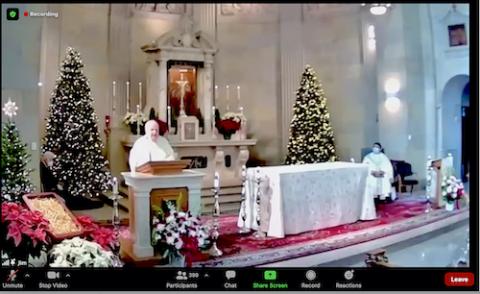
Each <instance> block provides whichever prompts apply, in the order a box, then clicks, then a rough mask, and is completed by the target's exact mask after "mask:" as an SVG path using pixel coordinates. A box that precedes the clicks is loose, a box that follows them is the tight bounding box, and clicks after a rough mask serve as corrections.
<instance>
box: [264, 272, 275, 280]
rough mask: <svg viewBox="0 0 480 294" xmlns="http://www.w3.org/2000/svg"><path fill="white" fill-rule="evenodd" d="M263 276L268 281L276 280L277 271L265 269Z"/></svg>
mask: <svg viewBox="0 0 480 294" xmlns="http://www.w3.org/2000/svg"><path fill="white" fill-rule="evenodd" d="M263 278H264V279H265V280H267V281H274V280H276V279H277V271H265V272H264V273H263Z"/></svg>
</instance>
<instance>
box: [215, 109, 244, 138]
mask: <svg viewBox="0 0 480 294" xmlns="http://www.w3.org/2000/svg"><path fill="white" fill-rule="evenodd" d="M242 120H244V116H243V114H241V113H235V112H227V113H225V114H224V115H223V116H222V118H221V119H219V120H217V121H216V122H215V126H216V127H217V129H218V132H219V133H220V134H222V135H223V138H224V139H225V140H230V138H231V137H232V135H233V134H235V133H236V132H237V131H238V130H240V127H241V124H242Z"/></svg>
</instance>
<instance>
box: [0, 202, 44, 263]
mask: <svg viewBox="0 0 480 294" xmlns="http://www.w3.org/2000/svg"><path fill="white" fill-rule="evenodd" d="M48 226H49V222H48V220H46V219H44V218H43V216H42V214H41V213H40V212H38V211H30V210H29V209H27V208H25V207H23V206H22V205H21V204H18V203H13V202H3V203H2V235H3V238H2V239H3V240H5V241H6V242H5V245H4V246H3V250H4V251H5V252H6V253H7V254H8V255H9V256H10V257H12V258H16V259H24V258H26V257H27V256H28V254H30V255H32V256H38V255H39V254H40V251H41V250H42V248H43V245H48V244H50V239H49V237H48V235H47V230H48Z"/></svg>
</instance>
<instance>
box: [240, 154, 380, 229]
mask: <svg viewBox="0 0 480 294" xmlns="http://www.w3.org/2000/svg"><path fill="white" fill-rule="evenodd" d="M367 175H368V166H367V165H364V164H361V163H349V162H328V163H318V164H305V165H289V166H271V167H260V168H249V169H247V182H246V195H245V198H246V200H245V203H244V205H243V206H242V209H241V211H240V215H239V218H238V222H237V225H238V226H239V227H242V226H243V225H244V224H243V219H242V214H243V216H244V217H245V218H246V221H245V227H247V228H251V229H254V230H258V229H259V230H260V231H262V232H265V233H266V235H267V236H269V237H277V238H283V237H285V235H290V234H298V233H301V232H306V231H311V230H318V229H322V228H329V227H334V226H338V225H342V224H348V223H354V222H356V221H358V220H360V219H362V214H365V211H366V210H368V209H372V207H373V209H374V203H373V197H368V196H367V195H365V182H366V178H367Z"/></svg>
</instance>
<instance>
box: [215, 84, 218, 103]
mask: <svg viewBox="0 0 480 294" xmlns="http://www.w3.org/2000/svg"><path fill="white" fill-rule="evenodd" d="M217 103H218V85H215V104H217Z"/></svg>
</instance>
